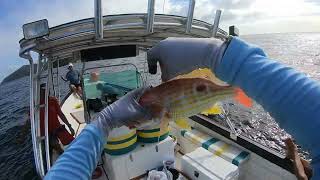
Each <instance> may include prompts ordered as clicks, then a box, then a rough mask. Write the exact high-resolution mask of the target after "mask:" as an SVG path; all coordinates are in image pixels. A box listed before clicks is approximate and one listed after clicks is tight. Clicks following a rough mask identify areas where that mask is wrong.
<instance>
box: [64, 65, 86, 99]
mask: <svg viewBox="0 0 320 180" xmlns="http://www.w3.org/2000/svg"><path fill="white" fill-rule="evenodd" d="M68 70H69V71H68V72H67V74H66V77H65V78H64V77H63V76H61V78H62V79H63V80H64V81H69V82H70V84H69V87H70V89H71V90H72V92H73V93H75V94H78V95H79V97H82V88H81V82H80V73H79V71H77V70H75V69H73V64H72V63H69V65H68Z"/></svg>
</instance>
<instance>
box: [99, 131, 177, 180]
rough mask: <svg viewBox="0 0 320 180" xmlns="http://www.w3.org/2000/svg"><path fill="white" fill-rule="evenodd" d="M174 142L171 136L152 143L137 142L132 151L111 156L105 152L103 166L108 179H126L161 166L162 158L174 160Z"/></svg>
mask: <svg viewBox="0 0 320 180" xmlns="http://www.w3.org/2000/svg"><path fill="white" fill-rule="evenodd" d="M174 145H175V142H174V140H173V139H172V138H171V137H167V138H166V139H164V140H163V141H160V142H158V143H152V144H150V143H149V144H143V143H138V146H137V148H136V149H134V150H133V151H131V152H129V153H127V154H124V155H120V156H112V155H109V154H105V163H106V164H105V167H106V170H107V172H108V178H109V180H126V179H132V178H136V177H138V176H141V175H143V174H145V173H146V172H147V171H148V170H151V169H155V168H157V167H160V166H162V164H163V163H162V162H163V161H164V160H174Z"/></svg>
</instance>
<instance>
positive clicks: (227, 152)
mask: <svg viewBox="0 0 320 180" xmlns="http://www.w3.org/2000/svg"><path fill="white" fill-rule="evenodd" d="M180 132H181V135H182V136H183V137H184V138H186V139H187V140H189V141H191V142H193V143H194V144H196V145H198V146H200V147H203V148H204V149H206V150H208V151H210V152H211V153H213V154H214V155H217V156H220V157H221V158H223V159H225V160H226V161H229V162H231V163H232V164H234V165H236V166H239V165H241V164H242V163H243V162H245V161H247V160H248V159H249V156H250V154H249V153H248V152H246V151H243V150H241V149H240V148H238V147H235V146H233V145H231V144H228V143H225V142H223V141H221V140H219V139H217V138H214V137H211V136H210V135H208V134H205V133H203V132H200V131H198V130H196V129H194V128H192V129H191V130H186V129H182V130H181V131H180Z"/></svg>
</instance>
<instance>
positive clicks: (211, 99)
mask: <svg viewBox="0 0 320 180" xmlns="http://www.w3.org/2000/svg"><path fill="white" fill-rule="evenodd" d="M233 95H234V89H233V88H232V87H231V86H219V85H216V84H214V83H213V82H212V81H209V80H206V79H202V78H184V79H176V80H172V81H168V82H165V83H163V84H161V85H159V86H157V87H154V88H152V89H150V90H148V91H147V92H145V93H144V94H143V95H142V97H141V98H140V101H139V103H140V104H141V105H142V106H144V107H147V108H150V109H151V112H156V111H152V109H156V108H155V107H157V108H158V110H159V108H160V109H162V110H163V111H166V115H167V117H169V118H170V119H173V120H175V119H180V118H186V117H190V116H192V115H195V114H197V113H200V112H201V111H203V110H206V109H208V108H210V107H211V106H212V105H214V104H215V103H216V102H217V101H219V100H222V99H224V98H227V97H231V96H233ZM160 114H161V113H159V112H158V114H157V115H155V116H160ZM159 118H161V117H159Z"/></svg>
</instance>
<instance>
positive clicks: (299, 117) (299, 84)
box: [214, 38, 320, 179]
mask: <svg viewBox="0 0 320 180" xmlns="http://www.w3.org/2000/svg"><path fill="white" fill-rule="evenodd" d="M214 71H215V74H216V75H217V77H219V78H220V79H221V80H223V81H226V82H228V83H229V84H232V85H235V86H239V87H241V88H242V89H243V90H244V91H245V92H246V93H247V94H248V95H249V96H250V97H252V98H253V99H254V100H255V101H256V102H258V103H259V104H261V105H262V106H263V107H264V109H265V110H266V111H268V112H269V113H270V115H271V116H273V117H274V118H275V120H276V121H277V122H278V123H279V125H280V126H281V127H282V128H284V129H285V130H286V131H287V132H288V133H289V134H291V135H292V136H293V137H295V139H296V141H297V142H298V143H299V144H300V145H302V147H304V148H305V149H307V150H308V151H310V153H311V155H312V159H313V160H312V164H313V168H314V172H315V176H314V178H315V179H317V178H320V173H319V172H320V143H319V139H320V133H319V130H320V101H319V99H320V85H319V83H318V82H316V81H314V80H312V79H310V78H308V77H307V76H306V75H305V74H303V73H299V72H297V71H296V70H294V69H293V68H290V67H287V66H285V65H283V64H281V63H279V62H277V61H274V60H271V59H269V58H268V57H266V55H265V54H264V52H263V51H262V50H261V49H260V48H257V47H253V46H251V45H248V44H247V43H245V42H243V41H242V40H240V39H238V38H234V39H233V40H232V41H231V42H230V44H229V46H228V48H227V49H226V51H225V54H224V56H223V58H222V59H221V61H220V62H218V65H217V66H216V68H215V70H214Z"/></svg>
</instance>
